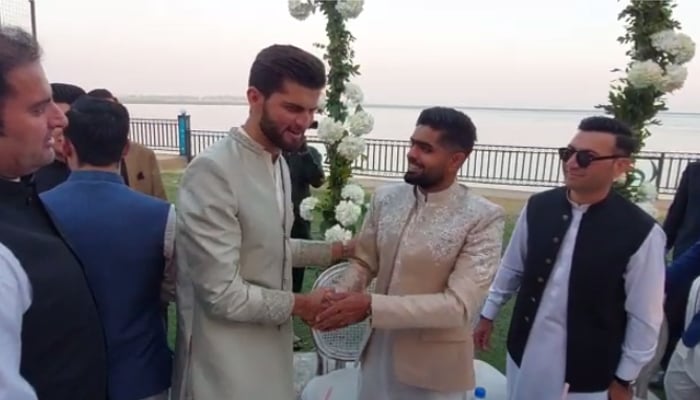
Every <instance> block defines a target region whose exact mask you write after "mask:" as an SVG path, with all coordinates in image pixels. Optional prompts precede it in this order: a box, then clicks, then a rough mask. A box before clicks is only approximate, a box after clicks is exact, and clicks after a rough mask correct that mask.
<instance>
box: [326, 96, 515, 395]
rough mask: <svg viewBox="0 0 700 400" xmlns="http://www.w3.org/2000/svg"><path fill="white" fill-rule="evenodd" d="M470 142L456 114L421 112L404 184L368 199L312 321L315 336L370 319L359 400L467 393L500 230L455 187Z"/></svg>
mask: <svg viewBox="0 0 700 400" xmlns="http://www.w3.org/2000/svg"><path fill="white" fill-rule="evenodd" d="M475 141H476V128H475V127H474V124H473V123H472V121H471V120H470V119H469V117H467V116H466V115H465V114H464V113H462V112H460V111H457V110H455V109H452V108H445V107H434V108H429V109H426V110H423V112H422V113H421V114H420V116H419V117H418V121H417V123H416V129H415V131H414V133H413V136H412V137H411V148H410V150H409V152H408V171H407V172H406V175H405V177H404V180H405V181H406V183H399V184H392V185H389V186H386V187H382V188H379V189H377V191H376V192H375V195H374V198H373V199H372V203H371V205H370V208H369V210H368V212H367V215H366V217H365V220H364V224H363V226H362V229H361V230H360V232H359V234H358V236H357V243H356V247H355V255H354V257H353V260H352V263H351V267H350V268H349V270H348V272H347V274H346V275H345V277H344V280H343V281H342V282H341V283H340V285H339V287H338V288H337V290H338V293H337V294H334V295H331V296H330V302H331V303H332V304H333V305H332V306H330V307H329V308H327V309H326V310H324V311H323V312H322V313H321V314H319V315H318V317H317V322H316V325H315V328H316V329H319V330H332V329H338V328H342V327H344V326H347V325H349V324H354V323H356V322H359V321H362V320H364V319H365V318H368V317H371V326H372V332H371V336H370V339H369V340H368V341H367V345H366V347H365V348H364V349H363V351H362V356H361V361H362V369H361V380H360V395H359V397H358V399H359V400H374V399H387V400H399V399H400V400H422V399H432V400H465V399H467V398H469V393H468V391H469V390H470V389H473V388H474V384H475V382H474V350H473V344H472V340H471V328H470V324H469V321H470V319H471V318H472V317H473V316H474V315H476V314H477V313H478V312H479V309H480V307H481V304H482V300H483V299H484V298H485V297H486V293H487V291H488V288H489V285H490V284H491V281H492V279H493V277H494V275H495V273H496V269H497V267H498V260H499V258H500V255H501V239H502V237H503V223H504V219H503V218H504V215H503V209H502V208H501V207H499V206H498V205H496V204H494V203H491V202H490V201H488V200H486V199H484V198H483V197H480V196H478V195H476V194H474V193H473V192H472V191H471V190H470V189H468V188H467V187H465V186H462V185H461V184H459V182H458V181H457V173H458V172H459V170H460V168H461V167H462V165H463V164H464V162H465V161H466V160H467V158H468V157H469V155H470V154H471V152H472V149H473V148H474V142H475ZM374 278H376V279H377V282H376V290H375V292H374V293H373V294H371V295H370V294H368V293H367V292H366V291H365V289H366V288H367V286H368V285H369V283H370V282H371V281H372V279H374ZM321 379H322V378H319V380H321Z"/></svg>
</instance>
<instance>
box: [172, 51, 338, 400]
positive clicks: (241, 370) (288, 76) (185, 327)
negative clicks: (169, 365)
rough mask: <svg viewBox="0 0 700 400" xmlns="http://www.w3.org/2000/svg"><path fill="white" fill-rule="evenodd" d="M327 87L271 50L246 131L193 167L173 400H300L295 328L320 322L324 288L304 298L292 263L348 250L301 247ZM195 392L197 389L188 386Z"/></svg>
mask: <svg viewBox="0 0 700 400" xmlns="http://www.w3.org/2000/svg"><path fill="white" fill-rule="evenodd" d="M324 85H325V68H324V66H323V63H322V62H321V61H320V60H319V59H318V58H316V57H314V56H313V55H311V54H309V53H307V52H305V51H303V50H301V49H298V48H296V47H293V46H281V45H275V46H271V47H268V48H266V49H264V50H262V51H261V52H260V53H259V54H258V56H257V57H256V59H255V62H254V63H253V66H252V68H251V72H250V79H249V89H248V91H247V97H248V102H249V104H250V116H249V119H248V120H247V122H246V123H245V125H244V126H243V127H241V128H237V129H233V130H232V131H231V132H230V134H229V135H228V137H226V138H225V139H223V140H221V141H220V142H218V143H216V144H214V145H213V146H212V147H210V148H209V149H207V150H206V151H205V152H203V153H201V154H200V155H198V156H197V157H196V158H195V159H194V160H193V161H192V163H191V164H190V165H189V167H188V168H187V170H186V172H185V174H184V176H183V180H182V184H181V188H180V193H179V208H178V230H177V235H178V248H177V258H178V260H177V262H178V265H179V267H178V268H179V271H178V288H177V295H178V307H179V309H178V313H179V326H178V340H177V350H176V353H177V361H176V371H175V382H174V387H173V391H174V393H173V398H176V399H177V398H194V399H197V400H209V399H211V400H214V399H222V400H223V399H227V400H249V399H265V400H287V399H291V398H293V396H294V388H293V366H292V356H293V354H292V339H293V335H292V321H291V318H290V317H291V316H293V315H296V316H299V317H301V318H302V319H304V320H306V321H311V320H313V318H314V317H315V316H316V314H317V312H318V311H319V310H320V307H321V302H322V300H323V296H324V293H323V292H315V293H311V294H306V295H304V294H293V293H292V291H291V288H292V273H291V268H292V266H306V265H326V266H327V265H329V264H330V263H331V262H332V261H333V260H336V259H340V258H341V257H342V256H343V255H344V253H345V252H347V248H346V246H345V245H343V244H342V243H334V244H327V243H325V242H311V241H296V240H291V239H290V230H291V227H292V223H293V219H294V214H293V212H292V204H291V191H290V188H291V186H290V179H289V171H288V169H287V165H286V163H285V161H284V159H283V158H282V157H280V151H281V150H284V151H294V150H296V149H297V148H298V147H299V146H300V145H301V144H302V143H303V140H304V132H305V131H306V129H307V128H308V127H309V125H311V123H312V122H313V118H314V113H315V111H316V106H317V104H318V99H319V96H320V94H321V91H322V90H323V88H324ZM190 385H191V388H190V387H189V386H190Z"/></svg>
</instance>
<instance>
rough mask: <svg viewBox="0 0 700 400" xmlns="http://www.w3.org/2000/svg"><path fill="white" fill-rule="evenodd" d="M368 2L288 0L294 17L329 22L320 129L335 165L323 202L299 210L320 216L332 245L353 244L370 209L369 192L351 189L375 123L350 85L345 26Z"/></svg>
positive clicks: (354, 69) (352, 68)
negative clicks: (316, 17)
mask: <svg viewBox="0 0 700 400" xmlns="http://www.w3.org/2000/svg"><path fill="white" fill-rule="evenodd" d="M363 6H364V0H289V13H290V14H291V15H292V17H294V18H296V19H298V20H300V21H303V20H305V19H307V18H308V17H309V16H310V15H311V14H312V13H316V11H320V12H322V13H323V14H325V16H326V18H327V23H326V34H327V36H328V44H327V45H321V44H315V46H316V47H319V48H322V49H325V54H324V56H323V58H324V60H326V62H327V63H328V65H329V66H330V68H329V70H328V85H327V89H326V93H325V94H324V96H322V100H321V102H320V104H319V113H320V114H323V115H324V118H323V119H322V120H321V121H320V122H319V124H318V137H319V139H320V140H321V141H322V142H323V143H324V145H325V147H326V154H327V162H328V163H329V165H330V172H329V176H328V180H327V182H328V185H327V189H326V190H325V191H324V192H322V194H321V195H319V196H318V197H307V198H306V199H304V200H303V201H302V202H301V204H300V206H299V213H300V215H301V217H302V218H304V219H305V220H308V221H312V220H313V219H314V218H316V217H318V216H319V215H320V217H321V219H322V220H321V221H320V222H321V231H322V232H324V237H325V239H326V240H329V241H338V240H339V241H345V240H349V239H350V238H351V237H352V236H353V234H354V233H355V231H356V230H357V228H358V225H359V221H360V217H361V216H362V214H363V211H364V210H365V209H366V202H365V192H364V190H363V189H362V187H361V186H359V185H357V184H353V183H350V178H351V177H352V164H353V162H354V161H355V160H356V159H357V158H358V157H360V156H362V155H364V153H365V139H364V138H363V136H365V135H367V134H368V133H370V132H371V131H372V129H373V128H374V118H373V117H372V115H370V114H369V113H367V112H366V111H364V110H363V109H362V102H363V98H364V96H363V93H362V90H361V89H360V87H359V86H357V85H355V84H352V83H351V82H350V79H351V78H352V77H353V76H356V75H359V65H355V64H354V63H353V56H354V52H353V50H352V48H351V44H352V42H353V41H354V40H355V38H354V37H353V36H352V34H351V33H350V32H349V31H348V29H347V27H346V21H347V20H349V19H353V18H357V17H358V16H359V15H360V13H361V12H362V9H363Z"/></svg>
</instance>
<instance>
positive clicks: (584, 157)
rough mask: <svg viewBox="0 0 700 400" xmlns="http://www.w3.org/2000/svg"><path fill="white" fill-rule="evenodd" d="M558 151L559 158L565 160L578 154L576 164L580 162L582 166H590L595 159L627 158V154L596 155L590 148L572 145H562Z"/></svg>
mask: <svg viewBox="0 0 700 400" xmlns="http://www.w3.org/2000/svg"><path fill="white" fill-rule="evenodd" d="M557 151H558V152H559V158H560V159H561V160H562V161H563V162H567V161H569V159H571V157H572V156H574V155H576V164H578V165H579V167H581V168H588V167H589V166H590V165H591V163H592V162H593V161H600V160H613V159H616V158H626V156H623V155H619V154H616V155H612V156H596V155H595V153H593V152H592V151H590V150H576V149H572V148H571V147H560V148H559V149H558V150H557Z"/></svg>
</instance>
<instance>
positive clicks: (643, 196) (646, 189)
mask: <svg viewBox="0 0 700 400" xmlns="http://www.w3.org/2000/svg"><path fill="white" fill-rule="evenodd" d="M637 194H638V195H639V197H640V201H642V202H644V201H656V199H657V197H658V194H657V193H656V186H655V185H654V184H653V183H651V182H645V183H642V184H641V185H639V187H638V188H637Z"/></svg>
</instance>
